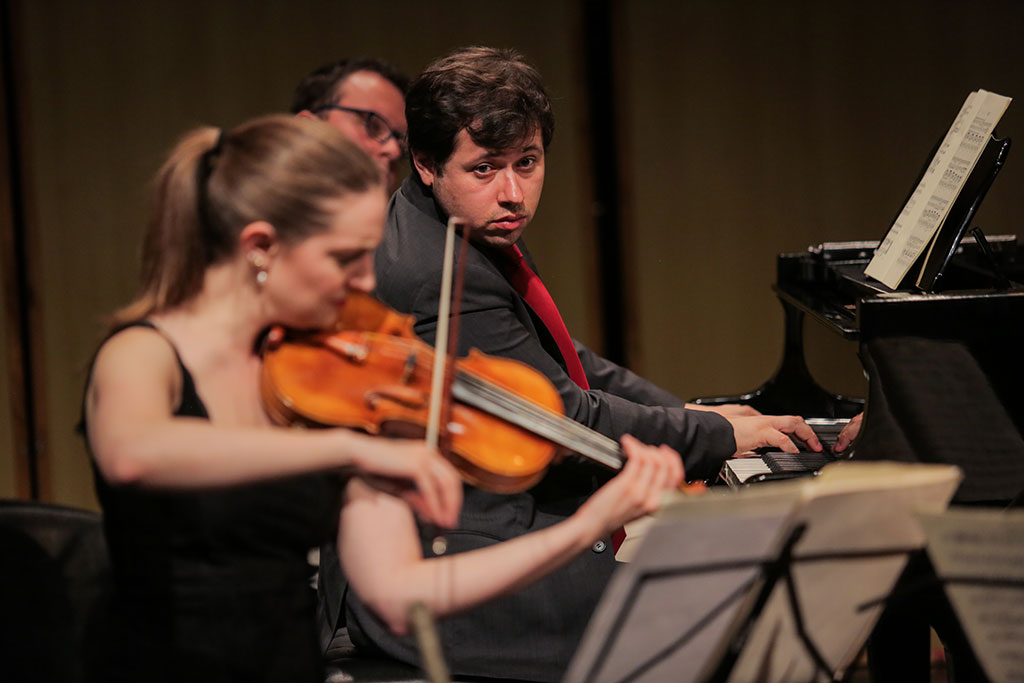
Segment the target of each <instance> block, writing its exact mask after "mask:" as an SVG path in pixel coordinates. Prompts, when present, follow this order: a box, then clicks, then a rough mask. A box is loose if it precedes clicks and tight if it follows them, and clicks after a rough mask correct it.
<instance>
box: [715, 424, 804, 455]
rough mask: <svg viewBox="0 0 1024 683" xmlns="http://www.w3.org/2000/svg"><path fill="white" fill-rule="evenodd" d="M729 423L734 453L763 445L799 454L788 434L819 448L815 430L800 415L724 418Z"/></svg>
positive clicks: (740, 452)
mask: <svg viewBox="0 0 1024 683" xmlns="http://www.w3.org/2000/svg"><path fill="white" fill-rule="evenodd" d="M726 419H727V420H729V423H730V424H732V431H733V436H734V438H735V439H736V455H740V454H742V453H746V452H748V451H752V450H754V449H755V448H761V447H763V446H773V447H775V448H778V449H780V450H782V451H784V452H786V453H799V452H800V449H799V448H797V447H796V445H795V444H794V443H793V441H792V439H790V437H789V436H788V435H792V436H794V437H796V438H797V439H799V440H800V441H801V442H803V444H802V445H804V446H806V448H807V449H809V450H812V451H816V452H817V451H821V450H822V447H821V442H820V441H818V436H817V435H816V434H815V433H814V430H813V429H811V428H810V427H809V426H807V423H806V422H804V419H803V418H802V417H797V416H796V415H758V416H755V417H726Z"/></svg>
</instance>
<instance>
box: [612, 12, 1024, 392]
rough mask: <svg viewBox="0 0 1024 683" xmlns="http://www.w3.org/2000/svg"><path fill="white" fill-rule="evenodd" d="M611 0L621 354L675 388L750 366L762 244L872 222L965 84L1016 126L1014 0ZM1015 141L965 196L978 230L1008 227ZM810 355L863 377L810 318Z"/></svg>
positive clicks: (760, 364) (711, 388)
mask: <svg viewBox="0 0 1024 683" xmlns="http://www.w3.org/2000/svg"><path fill="white" fill-rule="evenodd" d="M619 9H620V24H619V29H620V33H621V42H622V46H621V49H620V50H619V51H620V53H621V54H622V55H623V79H622V80H623V83H624V92H622V100H621V101H622V102H624V108H625V111H624V116H626V117H628V118H629V121H628V122H627V125H625V126H624V133H625V135H626V136H627V140H626V142H625V147H626V150H627V154H626V155H625V156H624V161H625V163H626V164H627V166H626V168H625V169H624V176H625V177H626V178H627V179H628V182H629V183H630V197H631V204H632V207H633V211H632V213H631V216H630V218H631V223H630V225H629V226H628V228H629V230H630V236H631V240H632V244H633V253H632V254H631V255H630V261H629V266H630V269H631V271H630V272H631V273H632V280H633V281H634V282H635V283H636V286H637V295H638V296H637V305H636V309H635V310H634V317H635V319H636V322H637V327H636V336H635V341H636V344H635V352H634V353H633V354H632V356H631V357H632V359H633V363H634V365H636V366H637V367H638V368H639V369H641V370H642V371H644V372H646V373H648V374H650V375H655V376H658V377H660V378H662V379H663V380H664V382H665V383H666V385H667V386H668V388H670V389H673V390H675V391H676V392H680V393H682V394H684V395H689V396H694V395H722V394H734V393H740V392H743V391H746V390H749V389H752V388H754V387H755V386H757V385H758V384H760V383H761V382H762V381H763V380H765V379H767V378H768V376H769V375H770V374H771V373H772V372H773V371H774V370H775V368H776V367H777V364H778V362H779V359H780V356H781V349H782V315H781V308H780V307H779V305H778V303H776V300H775V298H774V295H773V293H772V292H771V291H770V285H771V283H772V282H773V281H774V279H775V255H776V254H777V253H778V252H782V251H801V250H803V249H805V248H806V247H807V246H808V245H811V244H818V243H821V242H823V241H827V240H848V239H878V238H880V237H881V236H882V235H883V234H884V232H885V231H886V230H887V229H888V227H889V224H890V223H891V221H892V220H893V218H895V216H896V214H897V213H898V212H899V210H900V208H901V207H902V204H903V202H904V200H905V198H906V194H907V193H908V192H909V190H910V189H911V184H912V182H913V180H914V178H915V177H916V176H917V173H918V172H919V171H920V169H921V167H922V166H923V165H924V163H925V162H926V157H927V155H928V152H929V150H930V149H931V147H932V146H933V145H934V144H935V143H936V142H937V141H938V140H939V139H940V137H941V136H942V135H944V134H945V132H946V129H947V128H948V127H949V125H950V124H951V123H952V121H953V118H954V117H955V115H956V113H957V111H958V110H959V108H960V105H961V104H962V102H963V100H964V98H966V96H967V94H968V93H970V92H971V91H972V90H975V89H977V88H985V89H988V90H993V91H995V92H998V93H1000V94H1003V95H1008V96H1011V97H1012V96H1016V97H1017V98H1018V100H1017V101H1016V102H1014V103H1013V104H1011V106H1010V108H1009V110H1008V111H1007V113H1006V115H1005V116H1004V118H1003V120H1002V124H1001V125H1000V126H999V131H1001V134H1006V135H1010V136H1017V137H1018V138H1021V139H1022V140H1024V69H1022V66H1024V47H1022V44H1021V41H1020V36H1021V35H1024V3H1019V2H1011V1H1005V2H976V3H969V4H968V3H962V2H949V1H946V0H941V1H938V2H926V1H920V2H858V3H823V2H810V1H807V2H804V1H801V2H773V3H759V4H754V3H749V2H741V1H739V0H716V1H714V2H682V3H668V2H623V3H620V7H619ZM1018 145H1019V143H1018ZM1015 157H1016V158H1015ZM1022 157H1024V152H1022V151H1021V150H1011V152H1010V157H1009V159H1008V161H1007V165H1006V168H1005V169H1004V172H1003V173H1002V174H1001V176H1000V178H999V179H998V180H997V181H996V183H995V184H994V185H993V188H992V191H991V193H990V194H989V196H988V198H987V199H986V200H985V204H984V206H983V207H982V210H981V212H980V213H979V215H978V218H977V224H979V225H981V226H983V228H984V229H985V231H986V232H988V233H989V234H992V233H996V232H1000V233H1016V234H1018V235H1024V231H1022V227H1024V203H1022V202H1021V201H1020V198H1019V196H1020V195H1019V188H1020V187H1021V184H1022V180H1024V158H1022ZM808 357H809V362H810V364H811V369H812V372H814V373H815V375H816V376H818V377H819V379H820V380H821V381H822V382H824V383H826V385H827V386H829V387H830V388H832V389H833V390H835V391H845V392H848V393H853V394H859V395H863V387H864V384H865V383H864V381H863V377H862V374H861V369H860V365H859V363H858V362H857V359H856V350H855V347H854V345H853V344H845V343H842V342H840V341H839V340H838V339H836V338H834V337H832V336H831V335H829V334H826V333H824V332H823V329H819V328H818V327H817V326H814V325H811V326H810V327H809V328H808ZM695 358H696V359H702V362H693V359H695Z"/></svg>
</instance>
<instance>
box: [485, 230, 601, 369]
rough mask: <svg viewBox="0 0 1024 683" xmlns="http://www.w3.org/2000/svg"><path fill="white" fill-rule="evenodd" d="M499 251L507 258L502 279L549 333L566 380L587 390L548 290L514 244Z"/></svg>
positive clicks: (569, 340) (569, 338)
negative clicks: (559, 353) (561, 363)
mask: <svg viewBox="0 0 1024 683" xmlns="http://www.w3.org/2000/svg"><path fill="white" fill-rule="evenodd" d="M502 251H503V252H504V254H505V256H506V257H508V258H507V261H506V264H505V265H506V267H505V277H507V278H508V281H509V283H511V285H512V286H513V287H514V288H515V290H516V292H518V293H519V296H521V297H523V300H524V301H526V303H527V305H529V307H530V308H532V309H533V312H534V313H536V314H537V316H538V317H539V318H540V319H541V322H543V323H544V327H546V328H548V332H550V333H551V336H552V337H553V338H554V340H555V344H557V345H558V350H559V351H560V352H561V354H562V359H563V360H564V361H565V370H566V372H568V373H569V378H570V379H572V381H573V382H576V384H578V385H579V387H580V388H581V389H589V388H590V383H589V382H587V375H586V373H584V372H583V364H582V363H580V357H579V356H578V355H577V354H576V347H575V346H573V343H572V337H570V336H569V330H567V329H566V327H565V321H563V320H562V316H561V315H560V314H559V313H558V307H557V306H555V301H554V299H552V298H551V294H550V293H548V289H547V287H545V286H544V283H543V282H541V281H540V278H539V277H537V274H536V273H535V272H533V271H532V270H530V266H528V265H527V264H526V259H525V258H523V252H521V251H519V247H517V246H516V245H514V244H513V245H512V246H510V247H505V248H504V249H503V250H502Z"/></svg>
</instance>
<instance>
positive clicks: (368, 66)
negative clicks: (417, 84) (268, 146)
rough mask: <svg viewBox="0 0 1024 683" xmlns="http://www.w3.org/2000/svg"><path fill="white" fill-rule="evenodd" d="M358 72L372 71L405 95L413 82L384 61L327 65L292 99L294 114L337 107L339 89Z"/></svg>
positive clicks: (355, 60) (307, 79)
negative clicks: (334, 105)
mask: <svg viewBox="0 0 1024 683" xmlns="http://www.w3.org/2000/svg"><path fill="white" fill-rule="evenodd" d="M357 71H372V72H373V73H375V74H379V75H380V76H381V77H383V78H385V79H387V80H388V81H391V83H393V84H394V86H395V87H396V88H398V90H399V91H400V92H401V93H402V94H403V95H404V94H405V91H406V90H407V89H408V88H409V79H408V78H407V77H406V75H405V74H403V73H402V72H401V71H399V69H398V67H396V66H395V65H394V64H391V63H390V62H386V61H384V60H383V59H375V58H373V57H354V58H352V59H339V60H338V61H336V62H331V63H330V64H324V65H323V66H321V67H320V68H318V69H316V70H315V71H313V72H311V73H310V74H309V75H308V76H306V77H305V78H303V79H302V81H300V82H299V85H298V86H297V87H296V88H295V94H294V95H293V96H292V108H291V112H292V113H293V114H298V113H299V112H300V111H303V110H309V111H311V112H314V113H316V112H318V111H321V110H322V109H323V108H324V107H326V106H328V105H331V104H334V103H335V102H336V101H337V98H338V89H339V88H340V86H341V83H342V82H343V81H344V80H345V79H346V78H348V77H349V76H351V75H352V74H354V73H355V72H357Z"/></svg>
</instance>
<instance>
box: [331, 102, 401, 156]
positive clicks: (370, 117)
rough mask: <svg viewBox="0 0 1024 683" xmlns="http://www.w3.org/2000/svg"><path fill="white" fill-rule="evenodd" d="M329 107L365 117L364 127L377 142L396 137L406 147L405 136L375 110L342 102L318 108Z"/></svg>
mask: <svg viewBox="0 0 1024 683" xmlns="http://www.w3.org/2000/svg"><path fill="white" fill-rule="evenodd" d="M328 109H337V110H338V111H347V112H348V113H350V114H355V115H356V116H359V117H361V118H362V119H363V127H364V128H366V134H367V135H369V136H370V137H371V138H373V139H374V140H376V141H377V142H387V141H388V140H390V139H391V138H394V139H395V140H396V141H397V142H398V146H399V147H401V148H402V149H405V136H404V135H402V134H401V133H398V132H396V131H395V129H394V128H392V127H391V126H389V125H388V122H387V121H386V120H384V117H383V116H381V115H380V114H378V113H377V112H375V111H370V110H369V109H356V108H355V107H343V106H341V105H340V104H325V105H324V106H322V107H320V108H319V109H317V112H322V111H327V110H328Z"/></svg>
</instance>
